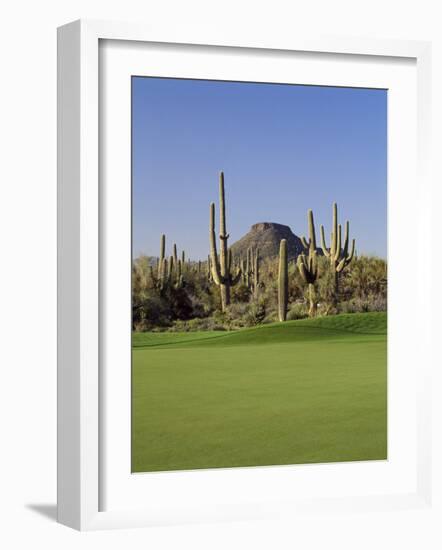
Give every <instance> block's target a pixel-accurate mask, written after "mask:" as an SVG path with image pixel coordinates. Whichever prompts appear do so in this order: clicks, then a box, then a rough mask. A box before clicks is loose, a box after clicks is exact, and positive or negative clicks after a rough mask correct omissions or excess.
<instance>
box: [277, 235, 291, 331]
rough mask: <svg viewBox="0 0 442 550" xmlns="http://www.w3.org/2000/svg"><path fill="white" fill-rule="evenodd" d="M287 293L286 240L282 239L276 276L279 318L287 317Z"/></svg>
mask: <svg viewBox="0 0 442 550" xmlns="http://www.w3.org/2000/svg"><path fill="white" fill-rule="evenodd" d="M288 294H289V277H288V263H287V240H286V239H282V240H281V242H280V243H279V277H278V314H279V320H280V321H285V320H286V318H287V305H288Z"/></svg>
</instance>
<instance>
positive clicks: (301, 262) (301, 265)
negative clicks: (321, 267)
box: [297, 254, 307, 282]
mask: <svg viewBox="0 0 442 550" xmlns="http://www.w3.org/2000/svg"><path fill="white" fill-rule="evenodd" d="M305 261H306V259H305V255H304V254H300V255H299V256H298V262H297V265H298V269H299V273H300V275H301V277H302V279H303V281H304V282H307V271H306V266H305Z"/></svg>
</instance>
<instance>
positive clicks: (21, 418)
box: [0, 0, 442, 550]
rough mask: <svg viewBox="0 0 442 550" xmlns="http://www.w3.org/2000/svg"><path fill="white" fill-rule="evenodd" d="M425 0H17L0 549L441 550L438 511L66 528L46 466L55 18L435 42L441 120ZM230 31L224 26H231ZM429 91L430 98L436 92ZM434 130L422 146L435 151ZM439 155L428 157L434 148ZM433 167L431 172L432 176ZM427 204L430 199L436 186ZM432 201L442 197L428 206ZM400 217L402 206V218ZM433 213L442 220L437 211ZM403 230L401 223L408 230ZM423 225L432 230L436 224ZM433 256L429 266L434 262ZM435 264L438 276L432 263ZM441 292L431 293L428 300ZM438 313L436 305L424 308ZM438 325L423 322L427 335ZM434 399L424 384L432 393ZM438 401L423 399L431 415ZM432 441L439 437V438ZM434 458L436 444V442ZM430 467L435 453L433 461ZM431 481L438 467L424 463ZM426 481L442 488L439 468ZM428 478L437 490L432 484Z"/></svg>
mask: <svg viewBox="0 0 442 550" xmlns="http://www.w3.org/2000/svg"><path fill="white" fill-rule="evenodd" d="M438 4H440V2H438V1H437V0H420V1H419V0H414V1H410V0H365V1H355V0H334V1H333V0H332V1H330V0H312V1H310V2H308V1H307V0H304V1H303V2H300V1H299V0H287V1H284V0H273V1H271V2H270V1H269V2H263V1H259V0H223V2H216V3H215V2H210V1H208V0H205V1H204V0H185V1H180V0H163V1H161V2H160V1H159V0H158V1H156V2H153V1H149V0H120V1H118V2H117V1H115V0H88V1H85V0H77V1H75V2H74V1H73V0H59V1H58V2H54V1H52V2H51V1H50V0H40V1H38V2H35V1H34V2H32V1H30V0H15V1H14V2H11V1H9V2H7V3H3V5H2V9H1V15H2V20H1V21H2V24H1V32H0V41H1V47H0V52H1V53H0V58H1V64H0V70H1V73H0V74H1V80H2V82H1V86H0V140H1V142H0V151H1V155H0V159H1V160H0V191H1V197H0V258H1V260H0V419H1V420H0V422H1V424H0V425H1V432H0V433H1V448H0V472H1V474H0V476H1V478H0V479H1V482H0V514H1V515H0V517H1V525H2V527H1V529H0V545H1V546H2V547H3V548H7V549H15V548H19V547H20V548H21V547H23V548H27V547H31V548H49V549H52V548H63V550H68V549H71V548H79V547H80V548H91V549H92V548H97V547H105V548H108V549H113V548H121V547H122V546H123V547H124V548H152V549H155V550H157V549H159V550H161V549H174V548H184V549H187V548H189V549H192V550H197V549H200V548H201V549H209V548H210V549H211V550H212V549H221V548H222V549H224V548H232V549H235V550H236V549H244V550H246V549H255V548H257V549H260V548H266V549H267V548H275V549H278V550H279V549H282V548H292V547H293V548H299V549H302V550H308V549H311V548H312V549H313V548H314V549H316V548H323V547H326V548H339V549H340V550H344V549H347V548H348V549H354V548H358V549H359V550H363V549H365V548H367V549H368V548H376V549H378V548H379V549H384V548H396V547H397V548H410V549H411V548H413V549H416V548H425V549H426V550H427V549H433V548H440V547H441V543H442V534H441V533H440V529H439V528H437V525H436V520H437V518H438V517H439V519H440V516H441V510H440V509H439V510H433V511H422V512H419V513H417V512H410V511H404V512H397V513H393V514H389V515H383V514H378V515H374V516H362V515H360V516H356V515H355V516H352V517H351V518H348V517H341V516H330V517H322V518H307V517H304V518H298V519H296V518H295V519H294V520H293V521H292V522H291V523H290V524H289V523H282V522H274V521H272V522H261V523H257V522H253V523H238V524H218V525H213V526H212V525H205V526H187V527H176V528H167V529H166V528H156V529H152V530H133V531H114V532H98V533H83V534H80V533H77V532H74V531H71V530H69V529H67V528H65V527H62V526H60V525H58V524H56V523H55V522H54V520H53V519H51V518H53V517H54V516H55V494H56V493H55V481H56V477H55V469H56V457H55V450H56V445H55V443H56V441H55V436H56V417H55V411H56V233H55V229H56V162H55V161H56V27H57V26H59V25H62V24H64V23H66V22H69V21H71V20H74V19H78V18H79V17H82V18H96V19H116V20H127V21H143V22H145V23H147V24H148V25H152V26H156V27H161V28H164V30H165V32H166V31H167V30H168V29H169V30H170V29H173V28H174V27H178V26H179V27H182V26H186V28H187V29H188V31H189V32H191V30H192V29H195V28H201V27H203V28H205V30H206V31H207V35H208V36H210V34H211V29H213V32H214V34H216V35H219V34H220V33H222V32H223V29H229V31H231V32H234V33H235V34H240V33H246V34H247V35H248V36H249V37H250V38H253V36H254V35H261V36H262V35H265V36H268V38H269V40H271V39H272V37H276V36H278V35H281V34H286V35H287V36H289V35H291V34H293V33H296V32H297V30H298V29H299V30H301V31H302V32H307V31H310V32H311V33H312V35H317V34H322V33H324V34H347V35H356V36H358V35H365V36H380V37H387V38H403V39H416V40H420V39H423V40H433V41H434V68H435V74H434V83H433V86H434V89H433V93H434V98H435V101H434V113H435V116H434V121H435V122H437V123H438V124H439V125H441V124H442V116H441V106H440V98H441V97H442V78H441V77H442V33H441V21H442V17H441V14H440V13H438ZM229 34H230V32H229ZM437 97H439V104H438V101H437V100H436V98H437ZM441 135H442V132H441V129H440V128H437V127H436V124H435V128H434V147H435V148H436V147H438V146H439V148H440V146H441V143H442V141H441V139H440V138H441ZM436 156H439V157H440V154H439V155H436ZM440 175H441V173H440V168H438V173H437V177H438V181H442V179H441V177H440ZM438 193H439V199H441V198H442V193H441V192H440V190H439V191H438ZM437 204H442V200H438V201H435V207H436V206H437ZM410 214H412V213H410ZM439 217H440V216H439ZM410 230H413V228H412V225H411V227H410ZM434 231H435V232H436V231H437V232H438V233H439V234H440V228H438V224H436V223H435V225H434ZM439 263H440V262H439ZM439 273H440V271H439ZM438 299H439V298H438ZM435 309H436V311H440V310H441V307H440V299H439V304H438V305H437V307H436V308H435ZM436 330H437V327H436V326H435V331H436ZM438 394H440V391H439V390H438V389H437V388H436V389H435V395H438ZM438 401H439V400H437V401H436V404H435V406H436V407H438V410H439V412H440V407H441V406H440V404H439V403H438ZM439 438H440V434H439ZM436 453H437V456H438V457H439V458H440V457H441V452H440V444H439V443H437V444H436ZM440 462H442V460H441V461H440ZM436 476H440V474H439V473H438V472H436ZM436 481H437V482H438V483H440V477H437V479H436ZM439 487H440V485H439Z"/></svg>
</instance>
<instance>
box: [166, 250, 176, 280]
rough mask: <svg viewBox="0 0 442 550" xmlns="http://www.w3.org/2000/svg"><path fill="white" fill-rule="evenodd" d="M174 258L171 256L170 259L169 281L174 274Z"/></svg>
mask: <svg viewBox="0 0 442 550" xmlns="http://www.w3.org/2000/svg"><path fill="white" fill-rule="evenodd" d="M173 266H174V264H173V256H170V258H169V267H168V271H167V278H168V280H170V278H171V277H172V273H173Z"/></svg>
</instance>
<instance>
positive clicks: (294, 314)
mask: <svg viewBox="0 0 442 550" xmlns="http://www.w3.org/2000/svg"><path fill="white" fill-rule="evenodd" d="M306 317H308V310H307V306H306V304H304V303H299V302H298V303H294V304H291V305H290V307H289V310H288V312H287V321H295V320H296V319H305V318H306Z"/></svg>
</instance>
